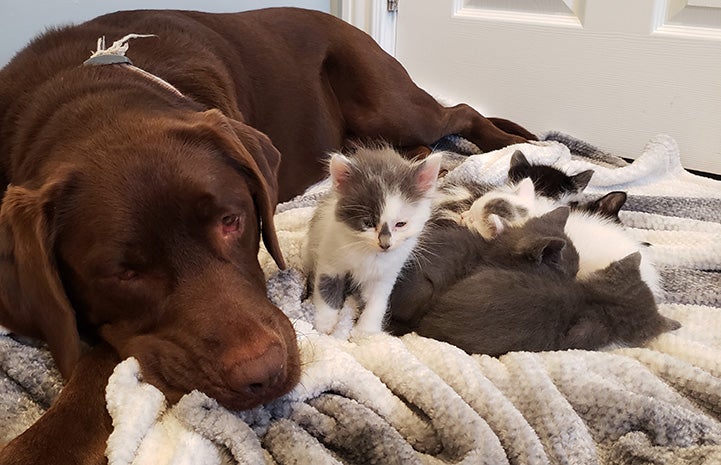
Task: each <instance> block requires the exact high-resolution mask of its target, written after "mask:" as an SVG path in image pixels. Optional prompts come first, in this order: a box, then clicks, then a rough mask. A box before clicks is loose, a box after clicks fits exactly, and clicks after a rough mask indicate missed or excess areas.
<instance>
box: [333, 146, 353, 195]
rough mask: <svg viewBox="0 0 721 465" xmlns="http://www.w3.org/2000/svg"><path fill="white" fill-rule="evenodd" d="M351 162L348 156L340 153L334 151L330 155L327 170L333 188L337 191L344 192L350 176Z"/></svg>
mask: <svg viewBox="0 0 721 465" xmlns="http://www.w3.org/2000/svg"><path fill="white" fill-rule="evenodd" d="M351 167H352V163H351V161H350V159H348V157H346V156H344V155H341V154H340V153H334V154H332V155H331V157H330V162H329V164H328V172H329V173H330V179H331V182H332V183H333V189H334V190H335V191H337V192H341V193H342V192H344V191H345V190H346V186H347V184H348V178H350V173H351Z"/></svg>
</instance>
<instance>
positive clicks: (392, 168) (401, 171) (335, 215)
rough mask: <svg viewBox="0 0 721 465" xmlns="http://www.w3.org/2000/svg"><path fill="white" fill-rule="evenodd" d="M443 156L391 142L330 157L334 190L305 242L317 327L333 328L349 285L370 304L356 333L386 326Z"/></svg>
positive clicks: (318, 211) (427, 210) (428, 207)
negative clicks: (402, 150)
mask: <svg viewBox="0 0 721 465" xmlns="http://www.w3.org/2000/svg"><path fill="white" fill-rule="evenodd" d="M441 157H442V155H441V154H440V153H438V154H432V155H430V156H428V158H426V159H425V160H423V161H419V162H409V161H407V160H405V159H403V158H402V157H401V156H400V155H399V154H398V153H397V152H395V151H394V150H393V149H391V148H388V147H384V148H379V149H371V148H359V149H358V150H357V151H356V152H355V153H354V154H353V155H352V156H350V157H346V156H343V155H340V154H334V155H332V157H331V159H330V164H329V172H330V178H331V181H332V189H331V193H330V195H329V197H328V198H327V199H326V200H325V201H324V202H323V203H322V204H321V205H319V206H318V208H317V209H316V212H315V214H314V216H313V218H312V220H311V223H310V229H309V231H308V236H307V244H306V246H305V247H304V265H305V268H306V270H307V272H308V274H309V275H311V276H313V278H312V279H313V289H314V292H313V304H314V305H315V326H316V329H317V330H318V331H321V332H324V333H331V332H332V331H333V330H334V328H335V326H336V324H337V322H338V315H339V310H340V309H341V308H342V307H343V305H344V303H345V300H346V297H347V296H348V294H349V292H352V291H355V292H357V293H358V294H359V297H360V301H361V302H362V303H363V304H364V305H365V307H364V309H363V311H362V312H361V314H360V316H359V317H358V321H357V323H356V325H355V327H354V329H353V332H352V335H353V336H355V337H361V336H363V335H367V334H372V333H377V332H380V331H382V323H383V317H384V315H385V313H386V309H387V306H388V296H389V295H390V293H391V290H392V289H393V284H394V283H395V281H396V278H397V276H398V273H399V272H400V270H401V268H402V267H403V264H404V263H405V261H406V259H407V258H408V256H409V254H410V253H411V251H412V250H413V248H414V246H415V245H416V241H417V239H418V236H419V234H420V233H421V230H422V229H423V226H424V225H425V223H426V221H427V220H428V218H429V217H430V213H431V201H432V196H433V194H434V193H435V186H436V179H437V177H438V170H439V167H440V162H441Z"/></svg>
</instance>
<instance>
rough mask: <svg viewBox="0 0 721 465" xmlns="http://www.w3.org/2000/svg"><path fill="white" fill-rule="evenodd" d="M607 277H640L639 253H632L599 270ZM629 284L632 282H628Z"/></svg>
mask: <svg viewBox="0 0 721 465" xmlns="http://www.w3.org/2000/svg"><path fill="white" fill-rule="evenodd" d="M601 272H602V273H604V274H605V275H607V276H620V277H627V278H631V277H638V278H640V277H641V252H634V253H632V254H628V255H626V256H625V257H623V258H622V259H621V260H618V261H615V262H613V263H611V264H610V265H608V266H607V267H606V268H604V269H603V270H601ZM629 282H633V281H631V280H629Z"/></svg>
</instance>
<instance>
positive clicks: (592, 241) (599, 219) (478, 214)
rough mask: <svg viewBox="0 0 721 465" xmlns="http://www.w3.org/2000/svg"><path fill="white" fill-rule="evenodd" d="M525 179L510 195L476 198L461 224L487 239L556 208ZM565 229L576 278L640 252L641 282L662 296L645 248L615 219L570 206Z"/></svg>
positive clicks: (491, 195)
mask: <svg viewBox="0 0 721 465" xmlns="http://www.w3.org/2000/svg"><path fill="white" fill-rule="evenodd" d="M527 179H528V178H527ZM527 179H525V180H523V181H521V183H519V187H518V188H517V189H515V190H513V191H512V192H511V193H510V194H509V193H508V192H505V191H491V192H488V193H487V194H485V195H484V196H482V197H481V198H479V199H478V200H476V202H474V204H473V205H472V206H471V208H470V209H469V210H468V211H467V212H464V213H463V214H462V215H461V217H462V218H463V224H464V225H466V226H467V227H468V228H469V229H471V230H474V231H476V232H478V233H479V234H480V235H481V236H482V237H484V239H486V240H490V239H493V238H494V237H497V236H498V235H499V234H500V232H501V231H503V230H504V229H505V228H507V227H510V226H518V225H520V224H523V222H524V221H526V220H527V219H528V218H531V217H533V216H538V215H542V214H544V213H546V212H547V211H549V210H551V209H553V208H556V207H557V203H555V202H553V201H551V200H550V199H547V198H545V197H538V196H535V195H534V194H533V190H532V185H530V186H529V181H528V180H527ZM521 185H523V187H521ZM609 195H610V194H609ZM489 199H490V200H489ZM489 202H495V203H499V204H500V205H494V204H492V205H494V208H493V209H490V208H488V205H489ZM509 212H510V213H509ZM524 214H525V216H524ZM565 232H566V234H567V235H568V237H569V238H570V239H571V242H572V243H573V245H574V247H575V248H576V250H577V251H578V255H579V270H578V276H577V277H578V278H579V279H585V278H586V277H587V276H589V275H590V274H591V273H593V272H595V271H598V270H601V269H604V268H606V267H607V266H609V265H610V264H611V263H612V262H615V261H618V260H621V259H622V258H623V257H626V256H627V255H630V254H633V253H634V252H640V253H641V256H642V259H641V264H640V268H641V276H642V278H643V281H644V282H645V283H646V284H647V285H648V287H649V288H650V289H651V291H652V292H653V294H654V295H655V296H660V295H662V293H663V291H662V288H661V284H660V277H659V274H658V271H657V270H656V268H655V267H654V266H653V263H652V261H651V257H650V251H649V249H648V248H647V247H645V246H644V244H641V243H639V242H638V241H636V240H635V239H634V238H633V237H631V236H630V235H629V234H628V232H627V231H626V230H625V229H624V228H623V225H621V224H620V223H619V222H616V221H615V220H613V219H610V218H609V216H607V215H600V214H597V213H593V212H591V211H586V210H578V209H573V210H571V213H570V216H569V218H568V221H567V223H566V227H565Z"/></svg>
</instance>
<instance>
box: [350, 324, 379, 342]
mask: <svg viewBox="0 0 721 465" xmlns="http://www.w3.org/2000/svg"><path fill="white" fill-rule="evenodd" d="M382 332H383V329H382V328H379V327H377V326H376V325H372V326H366V325H356V326H354V327H353V329H352V330H351V332H350V337H351V339H352V340H359V339H364V338H367V337H370V336H373V335H374V334H380V333H382Z"/></svg>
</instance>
